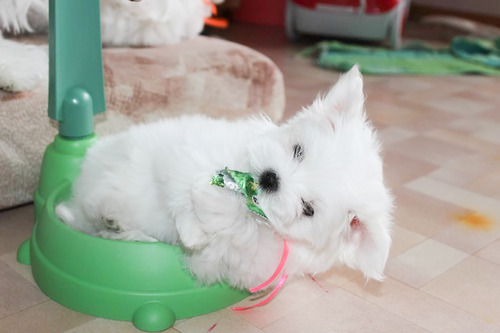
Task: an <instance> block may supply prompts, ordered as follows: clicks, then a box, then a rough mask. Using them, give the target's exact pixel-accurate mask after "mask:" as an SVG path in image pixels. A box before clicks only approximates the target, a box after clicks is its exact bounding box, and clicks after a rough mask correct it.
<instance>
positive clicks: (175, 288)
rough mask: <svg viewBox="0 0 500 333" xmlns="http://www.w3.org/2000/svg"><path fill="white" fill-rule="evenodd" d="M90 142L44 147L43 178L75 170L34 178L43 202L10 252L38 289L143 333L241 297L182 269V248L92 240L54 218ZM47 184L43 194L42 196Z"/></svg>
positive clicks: (242, 294)
mask: <svg viewBox="0 0 500 333" xmlns="http://www.w3.org/2000/svg"><path fill="white" fill-rule="evenodd" d="M94 140H95V138H94V137H93V138H91V139H90V141H88V142H86V143H83V144H82V145H81V147H80V148H81V149H78V147H76V149H75V150H74V151H73V153H76V155H74V156H73V157H71V155H68V154H64V153H61V149H60V148H61V147H62V148H63V150H64V148H68V147H65V145H66V144H68V145H73V146H74V145H77V146H78V144H77V142H76V141H75V142H71V141H68V140H65V139H63V138H59V137H56V140H55V141H54V143H53V144H51V145H49V147H47V150H46V153H45V156H44V165H43V166H42V177H44V171H45V172H51V173H53V174H52V175H51V176H49V179H45V180H47V181H48V180H51V181H55V180H57V179H59V178H61V177H62V176H63V175H62V174H61V173H58V172H59V171H58V167H64V168H67V167H68V165H73V168H76V169H73V170H72V171H71V172H69V170H68V169H65V170H66V171H68V172H69V173H67V174H66V176H64V177H62V178H66V180H62V181H60V183H59V184H58V185H57V186H53V183H52V184H50V183H44V181H45V180H44V179H42V180H41V182H40V184H39V188H38V190H37V194H38V195H37V197H36V200H38V201H36V204H37V205H40V204H42V203H43V204H42V206H41V207H37V209H36V211H37V213H36V219H37V221H36V223H35V227H34V229H33V234H32V237H31V240H28V241H26V242H25V243H23V244H22V245H21V246H20V248H19V250H18V260H19V261H20V262H22V263H27V264H28V263H31V265H32V272H33V277H34V278H35V281H36V283H37V284H38V286H39V287H40V289H41V290H42V291H43V292H44V293H45V294H46V295H47V296H49V297H50V298H51V299H53V300H54V301H56V302H58V303H60V304H62V305H64V306H66V307H68V308H71V309H73V310H76V311H79V312H83V313H86V314H89V315H93V316H98V317H103V318H109V319H116V320H126V321H132V322H133V323H134V325H135V326H136V327H137V328H139V329H141V330H144V331H161V330H165V329H167V328H168V327H170V326H171V325H172V324H173V323H174V321H175V320H176V319H180V318H187V317H192V316H197V315H201V314H205V313H208V312H212V311H216V310H219V309H221V308H224V307H227V306H229V305H231V304H234V303H236V302H238V301H240V300H241V299H243V298H245V297H247V296H248V293H247V292H245V291H241V290H236V289H233V288H230V287H229V286H227V285H224V284H216V285H210V286H201V285H200V284H199V282H197V281H196V280H195V279H194V278H193V277H192V275H191V274H190V273H189V272H188V271H187V270H186V269H185V268H184V265H183V253H182V251H181V250H180V249H179V248H177V247H174V246H170V245H167V244H163V243H141V242H125V241H118V240H109V239H102V238H97V237H92V236H89V235H86V234H83V233H80V232H78V231H76V230H74V229H72V228H70V227H68V226H67V225H66V224H64V223H62V222H61V221H59V219H58V218H57V216H56V215H55V212H54V209H55V207H56V205H57V204H58V203H59V202H61V201H64V200H66V199H67V198H68V197H69V195H70V193H71V182H72V180H73V177H74V176H76V175H77V174H78V172H79V167H80V163H79V161H80V162H81V160H82V158H83V154H84V151H85V149H84V147H83V146H88V145H90V144H91V143H92V142H93V141H94ZM56 141H57V142H56ZM65 141H68V142H65ZM61 145H62V146H61ZM58 146H59V147H58ZM73 148H75V147H73ZM47 162H49V163H50V164H49V165H47V164H45V163H47ZM68 178H69V179H71V181H70V180H68ZM44 186H45V187H46V188H45V187H44ZM49 188H51V190H50V193H49V195H48V196H47V197H46V198H45V197H43V196H42V194H43V193H44V192H45V191H47V190H48V189H49ZM28 253H29V256H28Z"/></svg>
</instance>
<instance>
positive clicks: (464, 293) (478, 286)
mask: <svg viewBox="0 0 500 333" xmlns="http://www.w3.org/2000/svg"><path fill="white" fill-rule="evenodd" d="M499 276H500V265H497V264H495V263H492V262H489V261H486V260H484V259H481V258H478V257H470V258H468V259H467V260H464V261H463V262H462V263H460V264H458V265H456V266H455V267H453V268H451V269H450V270H448V271H447V272H445V273H444V274H442V275H441V276H439V277H438V278H436V279H435V280H433V281H431V282H429V283H428V284H427V285H426V286H424V287H423V288H422V291H425V292H426V293H428V294H430V295H433V296H435V297H437V298H439V299H442V300H444V301H446V302H448V303H450V304H453V305H454V306H456V307H457V308H460V309H463V310H465V311H467V312H469V313H472V314H473V315H475V316H477V317H478V318H480V319H482V320H484V321H486V322H489V323H496V324H497V325H498V324H500V302H499V300H500V284H499V283H498V277H499Z"/></svg>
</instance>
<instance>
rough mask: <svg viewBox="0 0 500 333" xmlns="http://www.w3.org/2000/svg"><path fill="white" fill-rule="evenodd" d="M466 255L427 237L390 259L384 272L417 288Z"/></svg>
mask: <svg viewBox="0 0 500 333" xmlns="http://www.w3.org/2000/svg"><path fill="white" fill-rule="evenodd" d="M467 256H468V254H467V253H464V252H462V251H459V250H456V249H454V248H452V247H450V246H447V245H444V244H442V243H439V242H436V241H434V240H432V239H427V240H425V241H423V242H422V243H420V244H418V245H416V246H414V247H412V248H411V249H409V250H408V251H406V252H403V253H401V254H400V255H398V256H396V257H394V258H392V259H390V260H389V261H388V263H387V267H386V270H385V272H386V274H387V275H388V276H390V277H392V278H394V279H397V280H399V281H401V282H403V283H406V284H408V285H410V286H412V287H414V288H417V289H418V288H420V287H422V286H423V285H425V284H426V283H427V282H429V281H431V280H432V279H434V278H436V277H437V276H439V275H440V274H442V273H443V272H445V271H446V270H448V269H449V268H451V267H453V266H454V265H456V264H457V263H459V262H460V261H462V260H464V259H465V258H467Z"/></svg>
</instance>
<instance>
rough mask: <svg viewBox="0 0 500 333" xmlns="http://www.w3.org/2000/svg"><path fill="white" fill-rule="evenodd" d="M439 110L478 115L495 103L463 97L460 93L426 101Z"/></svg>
mask: <svg viewBox="0 0 500 333" xmlns="http://www.w3.org/2000/svg"><path fill="white" fill-rule="evenodd" d="M426 104H427V105H429V106H432V107H434V108H436V109H438V110H442V111H446V112H450V113H453V114H456V115H458V116H476V115H478V114H480V113H481V112H484V111H486V110H489V109H490V108H492V107H493V104H491V103H489V102H485V101H484V100H483V101H477V100H474V99H471V98H464V97H461V96H460V94H454V95H453V96H448V97H445V98H436V99H431V100H430V101H428V102H426Z"/></svg>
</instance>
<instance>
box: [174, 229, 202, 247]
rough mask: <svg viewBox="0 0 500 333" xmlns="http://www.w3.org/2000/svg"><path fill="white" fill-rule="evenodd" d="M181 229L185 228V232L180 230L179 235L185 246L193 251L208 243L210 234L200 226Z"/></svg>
mask: <svg viewBox="0 0 500 333" xmlns="http://www.w3.org/2000/svg"><path fill="white" fill-rule="evenodd" d="M181 230H183V232H179V237H180V239H181V243H182V245H183V246H184V247H185V248H187V249H189V250H192V251H199V250H201V249H203V248H204V247H205V246H207V245H208V236H207V234H206V233H205V232H203V230H201V229H198V228H190V229H189V230H186V229H181Z"/></svg>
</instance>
